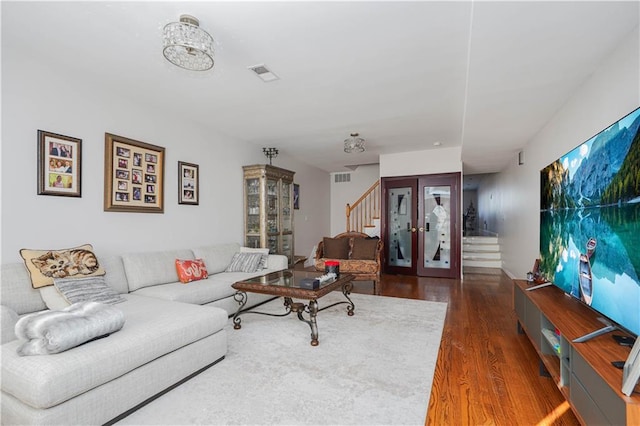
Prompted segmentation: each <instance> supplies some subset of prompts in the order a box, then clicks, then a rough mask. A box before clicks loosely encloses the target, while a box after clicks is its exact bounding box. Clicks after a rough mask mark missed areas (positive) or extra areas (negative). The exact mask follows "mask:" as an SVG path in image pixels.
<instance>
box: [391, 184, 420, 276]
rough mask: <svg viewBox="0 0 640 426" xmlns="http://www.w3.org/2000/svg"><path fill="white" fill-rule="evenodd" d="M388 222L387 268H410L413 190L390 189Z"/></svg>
mask: <svg viewBox="0 0 640 426" xmlns="http://www.w3.org/2000/svg"><path fill="white" fill-rule="evenodd" d="M387 206H388V209H387V217H388V220H389V239H388V241H387V247H388V259H389V261H388V264H389V266H400V267H405V268H406V267H408V268H410V267H411V266H412V258H413V252H412V241H411V240H412V232H411V228H412V223H411V219H412V212H413V209H414V208H415V207H414V204H413V188H411V187H404V188H391V189H390V190H389V199H388V202H387Z"/></svg>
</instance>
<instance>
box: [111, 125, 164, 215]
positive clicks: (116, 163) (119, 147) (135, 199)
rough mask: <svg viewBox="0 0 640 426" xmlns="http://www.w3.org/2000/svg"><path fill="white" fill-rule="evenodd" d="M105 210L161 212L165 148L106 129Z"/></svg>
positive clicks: (162, 211) (162, 206) (162, 207)
mask: <svg viewBox="0 0 640 426" xmlns="http://www.w3.org/2000/svg"><path fill="white" fill-rule="evenodd" d="M104 211H111V212H134V213H164V148H163V147H160V146H156V145H151V144H148V143H145V142H139V141H136V140H133V139H129V138H125V137H122V136H116V135H113V134H111V133H105V138H104Z"/></svg>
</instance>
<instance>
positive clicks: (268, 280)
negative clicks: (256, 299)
mask: <svg viewBox="0 0 640 426" xmlns="http://www.w3.org/2000/svg"><path fill="white" fill-rule="evenodd" d="M320 275H322V274H321V273H319V272H306V271H295V270H292V269H286V270H283V271H278V272H272V273H270V274H267V275H262V276H260V277H255V278H250V279H248V280H245V281H239V282H237V283H235V284H233V285H232V286H231V287H233V288H234V289H236V290H237V291H236V294H235V295H234V298H235V300H236V301H237V302H238V304H239V306H238V310H237V311H236V313H235V314H234V315H233V328H234V329H236V330H238V329H240V328H241V327H242V326H241V325H240V322H241V319H240V315H243V314H246V313H252V314H260V315H269V316H274V317H284V316H287V315H289V314H290V313H292V312H295V313H296V314H298V319H299V320H300V321H303V322H306V323H307V324H309V327H310V328H311V346H317V345H318V343H319V342H318V323H317V322H316V316H317V315H318V312H320V311H324V310H325V309H328V308H331V307H332V306H336V305H340V304H343V303H346V304H347V305H348V306H347V315H349V316H353V313H354V309H355V305H354V304H353V302H352V301H351V299H350V298H349V294H351V289H352V288H353V284H352V283H351V281H352V280H353V279H354V278H355V277H354V276H353V275H350V274H340V276H339V277H338V278H337V279H335V280H334V281H330V282H327V283H323V284H321V285H320V288H318V289H316V290H311V289H306V288H301V287H300V282H301V281H302V279H303V278H317V277H319V276H320ZM338 288H340V289H341V290H342V294H343V295H344V297H345V298H346V299H347V300H346V301H341V302H336V303H333V304H331V305H329V306H325V307H323V308H318V299H320V298H321V297H322V296H325V295H326V294H328V293H330V292H332V291H334V290H337V289H338ZM247 293H260V294H269V295H272V296H279V297H283V298H284V308H285V312H284V313H282V314H271V313H266V312H258V311H254V310H251V309H248V310H244V311H243V310H242V308H244V305H245V304H246V303H247ZM294 298H295V299H302V300H308V301H309V303H308V304H305V303H302V302H294V301H293V299H294ZM304 313H307V314H309V319H306V318H305V317H304V316H303V314H304Z"/></svg>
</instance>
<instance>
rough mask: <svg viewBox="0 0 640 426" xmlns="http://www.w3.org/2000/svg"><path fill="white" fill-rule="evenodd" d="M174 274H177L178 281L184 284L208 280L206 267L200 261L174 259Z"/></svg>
mask: <svg viewBox="0 0 640 426" xmlns="http://www.w3.org/2000/svg"><path fill="white" fill-rule="evenodd" d="M176 272H178V279H179V280H180V282H181V283H184V284H186V283H190V282H191V281H198V280H205V279H207V278H209V274H208V273H207V267H206V266H205V264H204V261H203V260H202V259H196V260H189V259H187V260H181V259H176Z"/></svg>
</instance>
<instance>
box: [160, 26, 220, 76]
mask: <svg viewBox="0 0 640 426" xmlns="http://www.w3.org/2000/svg"><path fill="white" fill-rule="evenodd" d="M163 40H164V49H163V51H162V53H163V54H164V57H165V58H167V60H168V61H169V62H171V63H172V64H174V65H177V66H179V67H180V68H184V69H186V70H191V71H207V70H209V69H211V68H213V37H211V36H210V35H209V33H208V32H206V31H205V30H203V29H201V28H200V22H199V21H198V20H197V19H196V18H194V17H193V16H190V15H182V16H180V22H172V23H170V24H167V25H165V27H164V34H163Z"/></svg>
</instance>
